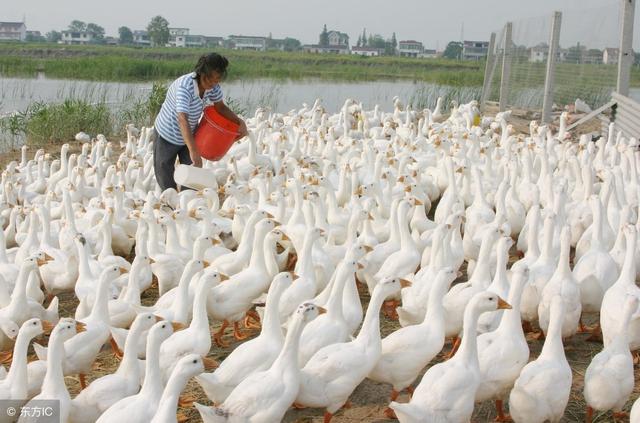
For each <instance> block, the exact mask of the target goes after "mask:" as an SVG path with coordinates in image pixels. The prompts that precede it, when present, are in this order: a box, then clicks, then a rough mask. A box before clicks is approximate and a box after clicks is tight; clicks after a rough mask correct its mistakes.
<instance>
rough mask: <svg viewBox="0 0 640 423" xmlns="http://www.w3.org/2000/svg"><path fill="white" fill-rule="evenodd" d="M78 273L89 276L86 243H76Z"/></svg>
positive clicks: (85, 276) (84, 276)
mask: <svg viewBox="0 0 640 423" xmlns="http://www.w3.org/2000/svg"><path fill="white" fill-rule="evenodd" d="M78 258H79V260H78V273H79V274H80V276H81V277H82V278H90V277H91V268H90V267H89V254H88V253H87V247H86V245H83V244H79V245H78Z"/></svg>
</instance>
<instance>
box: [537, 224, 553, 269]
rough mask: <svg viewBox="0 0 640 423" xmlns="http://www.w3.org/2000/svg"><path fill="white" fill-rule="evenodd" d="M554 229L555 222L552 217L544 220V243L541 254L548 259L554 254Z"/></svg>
mask: <svg viewBox="0 0 640 423" xmlns="http://www.w3.org/2000/svg"><path fill="white" fill-rule="evenodd" d="M553 231H554V222H553V220H552V219H545V222H544V232H543V234H542V236H543V237H544V239H543V244H542V252H541V253H540V255H541V256H542V257H543V258H544V259H545V260H547V261H549V260H551V258H552V257H551V255H552V254H553V251H552V250H553Z"/></svg>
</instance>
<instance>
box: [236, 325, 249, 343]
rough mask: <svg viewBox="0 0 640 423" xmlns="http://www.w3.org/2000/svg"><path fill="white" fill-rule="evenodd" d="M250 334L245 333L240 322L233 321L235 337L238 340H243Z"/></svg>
mask: <svg viewBox="0 0 640 423" xmlns="http://www.w3.org/2000/svg"><path fill="white" fill-rule="evenodd" d="M248 336H249V335H247V334H244V333H242V332H241V331H240V324H239V323H238V322H233V337H234V338H236V339H237V340H238V341H243V340H245V339H247V337H248Z"/></svg>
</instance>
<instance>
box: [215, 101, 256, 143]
mask: <svg viewBox="0 0 640 423" xmlns="http://www.w3.org/2000/svg"><path fill="white" fill-rule="evenodd" d="M213 107H215V108H216V111H217V112H218V113H220V114H221V115H222V116H224V117H225V118H227V119H229V120H230V121H231V122H235V123H237V124H238V125H240V128H238V133H239V135H238V139H240V138H243V137H246V136H247V135H248V132H247V124H246V123H244V120H242V119H241V118H240V117H238V115H236V114H235V113H233V110H231V109H230V108H228V107H227V105H226V104H224V101H217V102H215V103H213Z"/></svg>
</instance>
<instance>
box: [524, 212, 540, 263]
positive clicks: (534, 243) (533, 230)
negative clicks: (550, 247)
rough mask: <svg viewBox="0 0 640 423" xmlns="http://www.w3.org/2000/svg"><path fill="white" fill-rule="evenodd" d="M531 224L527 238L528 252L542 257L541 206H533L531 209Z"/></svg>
mask: <svg viewBox="0 0 640 423" xmlns="http://www.w3.org/2000/svg"><path fill="white" fill-rule="evenodd" d="M531 213H533V215H532V216H531V222H530V225H529V233H528V238H527V252H529V253H530V254H532V255H533V256H534V257H538V256H539V255H540V244H539V243H538V226H539V223H540V206H538V205H537V204H536V205H533V206H532V208H531Z"/></svg>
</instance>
